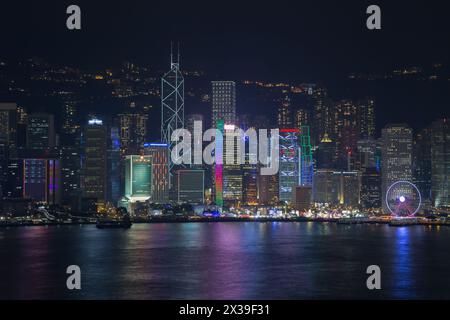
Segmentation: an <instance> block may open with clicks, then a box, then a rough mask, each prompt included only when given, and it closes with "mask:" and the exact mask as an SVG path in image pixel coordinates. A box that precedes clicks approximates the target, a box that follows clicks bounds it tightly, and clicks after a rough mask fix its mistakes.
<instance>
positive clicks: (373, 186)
mask: <svg viewBox="0 0 450 320" xmlns="http://www.w3.org/2000/svg"><path fill="white" fill-rule="evenodd" d="M360 198H361V206H362V208H363V209H373V208H375V209H378V208H381V198H382V197H381V176H380V172H379V171H378V170H377V169H376V168H375V167H371V168H370V167H369V168H366V169H364V171H363V172H362V175H361V195H360Z"/></svg>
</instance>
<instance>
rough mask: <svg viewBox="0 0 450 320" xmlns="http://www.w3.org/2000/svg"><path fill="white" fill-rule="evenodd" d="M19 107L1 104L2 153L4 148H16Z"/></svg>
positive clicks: (0, 134)
mask: <svg viewBox="0 0 450 320" xmlns="http://www.w3.org/2000/svg"><path fill="white" fill-rule="evenodd" d="M16 144H17V105H16V104H15V103H0V152H2V151H1V148H3V147H12V148H14V147H16Z"/></svg>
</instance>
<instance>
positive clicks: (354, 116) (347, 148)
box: [334, 100, 359, 170]
mask: <svg viewBox="0 0 450 320" xmlns="http://www.w3.org/2000/svg"><path fill="white" fill-rule="evenodd" d="M358 133H359V130H358V107H357V106H356V105H355V104H354V103H353V102H352V101H351V100H341V101H339V102H337V103H336V104H335V105H334V136H335V139H334V141H335V142H336V152H337V167H338V168H339V169H341V170H350V169H352V163H353V160H354V156H355V154H356V143H357V141H358V136H359V135H358Z"/></svg>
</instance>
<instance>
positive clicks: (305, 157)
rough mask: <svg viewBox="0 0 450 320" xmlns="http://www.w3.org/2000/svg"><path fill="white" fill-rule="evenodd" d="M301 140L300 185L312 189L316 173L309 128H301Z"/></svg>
mask: <svg viewBox="0 0 450 320" xmlns="http://www.w3.org/2000/svg"><path fill="white" fill-rule="evenodd" d="M299 140H300V148H299V165H300V167H299V185H301V186H305V187H311V186H312V180H313V173H314V163H313V157H312V150H311V139H310V135H309V126H301V127H300V137H299Z"/></svg>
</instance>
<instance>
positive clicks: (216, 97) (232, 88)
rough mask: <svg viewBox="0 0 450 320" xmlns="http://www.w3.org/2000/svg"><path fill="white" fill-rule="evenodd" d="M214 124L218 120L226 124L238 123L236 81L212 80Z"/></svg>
mask: <svg viewBox="0 0 450 320" xmlns="http://www.w3.org/2000/svg"><path fill="white" fill-rule="evenodd" d="M211 86H212V126H213V128H217V121H218V120H219V119H222V120H223V121H224V124H235V123H236V83H235V82H234V81H212V82H211Z"/></svg>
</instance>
